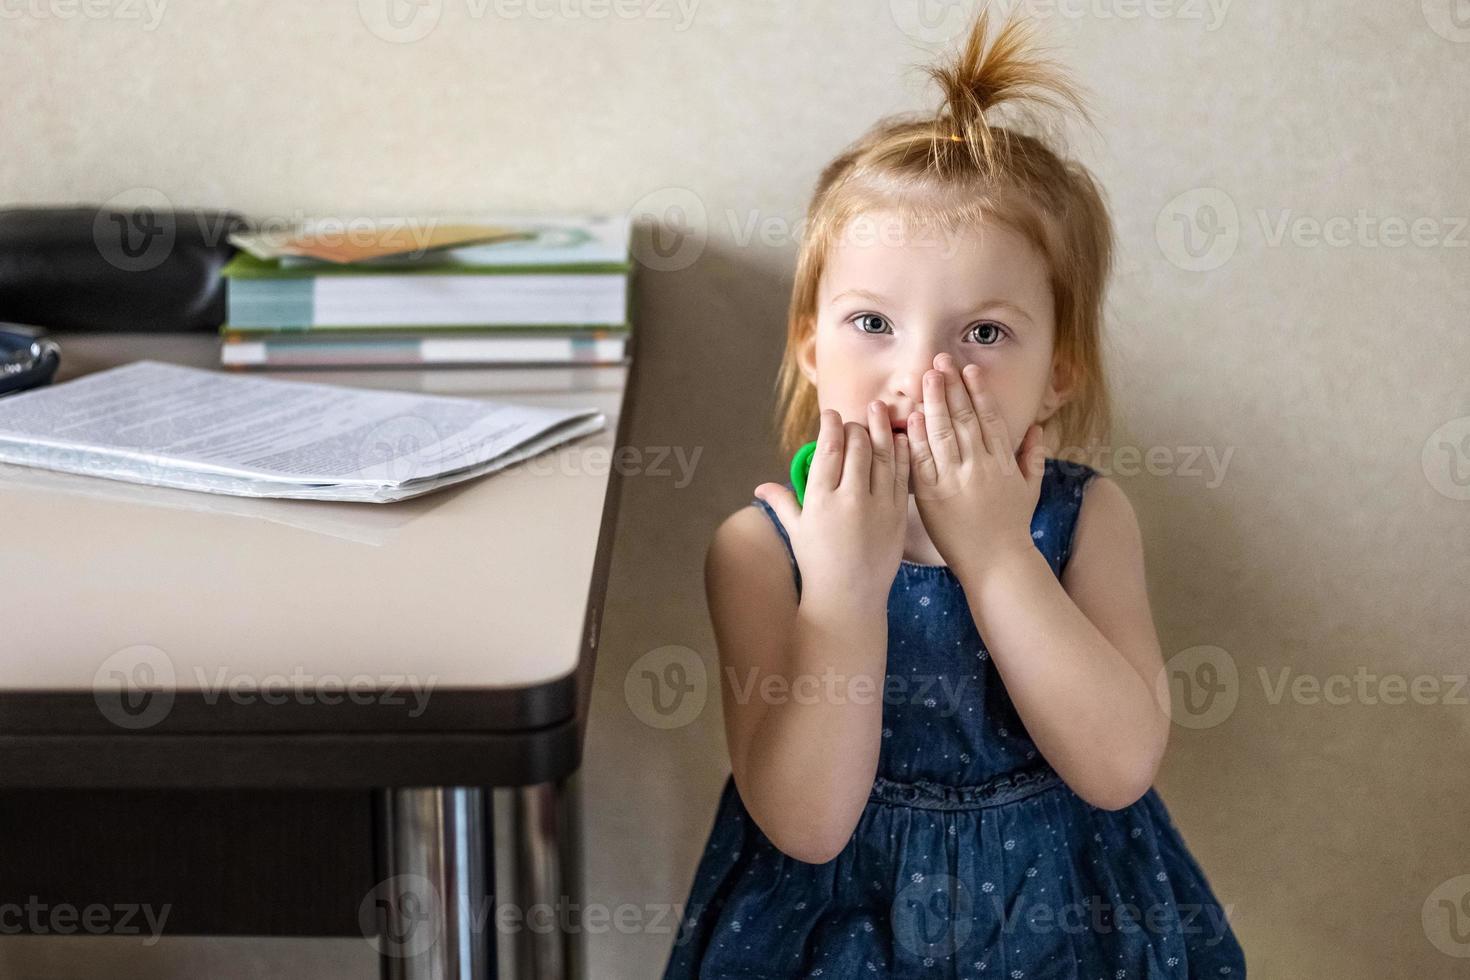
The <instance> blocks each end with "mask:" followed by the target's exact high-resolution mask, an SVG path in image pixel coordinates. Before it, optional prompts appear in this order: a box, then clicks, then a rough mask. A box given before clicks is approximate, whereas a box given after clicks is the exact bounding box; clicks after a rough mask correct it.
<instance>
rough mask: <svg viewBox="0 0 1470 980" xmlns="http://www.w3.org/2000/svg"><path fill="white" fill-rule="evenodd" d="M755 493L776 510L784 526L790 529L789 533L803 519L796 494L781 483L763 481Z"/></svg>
mask: <svg viewBox="0 0 1470 980" xmlns="http://www.w3.org/2000/svg"><path fill="white" fill-rule="evenodd" d="M755 495H756V496H757V497H759V498H760V499H761V500H764V501H765V502H766V503H767V504H770V506H771V510H774V511H775V512H776V517H777V519H778V520H780V522H781V526H782V527H784V528H787V529H788V533H790V529H791V528H794V527H796V522H797V521H799V520H801V505H800V504H798V503H797V502H796V494H794V493H792V492H791V491H790V490H789V489H787V488H786V487H784V486H782V485H781V484H779V483H762V484H761V485H760V486H758V487H756V488H755Z"/></svg>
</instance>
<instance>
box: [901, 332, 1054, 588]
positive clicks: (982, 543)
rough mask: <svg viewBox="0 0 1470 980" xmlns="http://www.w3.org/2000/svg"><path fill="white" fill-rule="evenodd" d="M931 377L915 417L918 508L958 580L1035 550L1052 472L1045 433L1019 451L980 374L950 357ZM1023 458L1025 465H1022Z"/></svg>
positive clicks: (942, 358)
mask: <svg viewBox="0 0 1470 980" xmlns="http://www.w3.org/2000/svg"><path fill="white" fill-rule="evenodd" d="M934 365H935V370H933V371H926V372H925V373H924V411H923V412H922V413H920V412H914V413H913V414H911V415H910V416H909V437H910V438H911V439H912V440H913V478H912V479H913V485H914V501H915V503H916V504H917V505H918V509H919V517H920V518H921V519H922V520H923V521H924V529H925V530H926V531H928V532H929V537H930V538H931V539H932V540H933V541H934V547H935V548H936V549H938V551H939V553H940V554H941V555H943V556H944V560H945V563H946V564H948V565H949V566H950V567H951V568H952V569H954V570H955V572H956V573H957V574H964V573H965V572H968V571H970V570H975V569H978V568H982V567H985V565H987V564H988V563H989V562H991V561H992V560H995V559H998V558H1002V557H1005V556H1006V555H1008V554H1010V553H1011V551H1013V550H1015V549H1030V548H1034V547H1035V544H1034V543H1032V541H1031V518H1032V516H1033V515H1034V514H1035V513H1036V504H1037V501H1038V500H1040V498H1041V477H1042V473H1043V472H1044V469H1045V465H1046V457H1045V447H1043V446H1042V444H1041V426H1039V425H1032V426H1031V427H1030V428H1029V429H1027V430H1026V435H1025V437H1024V438H1023V439H1022V440H1021V447H1020V449H1019V450H1014V449H1012V448H1011V440H1010V436H1009V434H1008V433H1007V432H1006V428H1005V420H1004V419H1002V418H1001V415H1000V411H999V408H998V406H997V405H996V404H995V402H994V399H993V398H992V397H991V395H990V393H989V392H987V391H986V390H985V389H984V388H983V387H982V385H981V382H980V373H981V372H980V368H979V367H978V366H977V365H974V364H970V365H967V366H966V368H965V371H964V372H963V377H962V376H961V373H960V372H958V371H956V370H955V367H954V359H953V358H951V357H950V356H949V355H948V354H940V355H938V356H937V357H935V358H934ZM1018 457H1019V459H1018Z"/></svg>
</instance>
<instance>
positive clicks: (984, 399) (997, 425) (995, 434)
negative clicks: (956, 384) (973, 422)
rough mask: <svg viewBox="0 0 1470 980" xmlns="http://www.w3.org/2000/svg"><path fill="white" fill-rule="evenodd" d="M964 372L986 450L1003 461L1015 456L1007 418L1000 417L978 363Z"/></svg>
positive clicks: (966, 386)
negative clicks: (982, 378) (981, 376)
mask: <svg viewBox="0 0 1470 980" xmlns="http://www.w3.org/2000/svg"><path fill="white" fill-rule="evenodd" d="M969 367H970V370H967V371H965V372H963V373H964V379H965V388H966V389H967V390H968V392H969V397H970V399H971V400H972V401H973V402H974V403H975V415H976V416H977V417H978V418H979V420H980V434H981V436H982V437H983V438H984V440H985V451H986V452H988V453H990V454H991V455H993V456H996V457H998V458H999V459H1001V460H1002V461H1005V460H1007V459H1014V458H1015V455H1014V454H1015V450H1014V449H1012V448H1011V437H1010V434H1009V433H1007V432H1006V426H1005V419H1003V418H1001V417H1000V411H999V410H998V409H997V408H996V405H995V399H994V398H993V397H991V394H990V392H989V391H988V390H986V388H985V386H984V384H983V383H982V382H981V380H980V368H979V366H978V365H974V364H972V365H970V366H969Z"/></svg>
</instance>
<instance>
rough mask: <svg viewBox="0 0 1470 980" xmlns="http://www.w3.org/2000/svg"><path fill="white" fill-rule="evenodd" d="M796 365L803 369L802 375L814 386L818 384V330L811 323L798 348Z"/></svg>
mask: <svg viewBox="0 0 1470 980" xmlns="http://www.w3.org/2000/svg"><path fill="white" fill-rule="evenodd" d="M796 363H797V365H798V366H799V367H800V368H801V373H802V374H804V375H806V379H807V380H808V381H810V382H811V383H812V384H816V383H817V330H816V325H815V324H811V323H810V322H809V324H808V326H807V329H806V336H805V337H803V338H802V339H801V342H800V343H799V344H798V345H797V348H796Z"/></svg>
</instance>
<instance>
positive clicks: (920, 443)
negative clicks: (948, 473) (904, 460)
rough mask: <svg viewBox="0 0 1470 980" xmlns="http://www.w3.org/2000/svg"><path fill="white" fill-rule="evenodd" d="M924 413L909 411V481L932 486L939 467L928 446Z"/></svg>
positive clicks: (936, 479)
mask: <svg viewBox="0 0 1470 980" xmlns="http://www.w3.org/2000/svg"><path fill="white" fill-rule="evenodd" d="M925 425H926V423H925V421H924V413H923V412H911V413H909V482H910V483H912V484H914V485H916V486H917V485H918V484H920V483H923V484H924V485H926V486H933V485H934V484H936V483H938V482H939V467H938V466H937V465H936V464H935V462H934V453H933V451H932V450H931V449H930V448H929V433H928V431H927V430H926V429H925Z"/></svg>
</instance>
